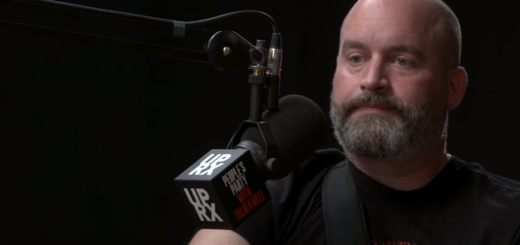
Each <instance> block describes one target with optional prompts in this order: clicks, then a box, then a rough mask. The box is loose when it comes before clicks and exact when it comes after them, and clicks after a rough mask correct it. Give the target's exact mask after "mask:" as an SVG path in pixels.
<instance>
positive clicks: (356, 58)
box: [349, 55, 363, 64]
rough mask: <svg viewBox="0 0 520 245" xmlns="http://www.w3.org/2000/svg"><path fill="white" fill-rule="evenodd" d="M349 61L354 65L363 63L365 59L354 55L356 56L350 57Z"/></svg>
mask: <svg viewBox="0 0 520 245" xmlns="http://www.w3.org/2000/svg"><path fill="white" fill-rule="evenodd" d="M349 60H350V61H351V62H352V63H354V64H359V63H363V58H362V57H361V56H359V55H354V56H352V57H350V58H349Z"/></svg>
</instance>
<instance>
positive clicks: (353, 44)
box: [341, 39, 367, 50]
mask: <svg viewBox="0 0 520 245" xmlns="http://www.w3.org/2000/svg"><path fill="white" fill-rule="evenodd" d="M341 48H342V49H343V50H347V49H366V48H367V47H366V45H365V44H363V43H362V42H360V41H355V40H351V39H346V40H344V41H343V43H342V45H341Z"/></svg>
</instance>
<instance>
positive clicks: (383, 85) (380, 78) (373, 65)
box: [360, 59, 390, 93]
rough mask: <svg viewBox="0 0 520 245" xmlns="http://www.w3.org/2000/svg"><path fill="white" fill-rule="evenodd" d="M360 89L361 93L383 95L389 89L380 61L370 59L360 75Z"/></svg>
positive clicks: (383, 65) (382, 64) (383, 66)
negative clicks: (368, 92)
mask: <svg viewBox="0 0 520 245" xmlns="http://www.w3.org/2000/svg"><path fill="white" fill-rule="evenodd" d="M360 88H361V90H362V91H363V92H367V91H370V92H374V93H385V92H387V91H388V90H389V89H390V83H389V81H388V78H387V76H386V71H385V64H384V62H383V61H382V60H381V59H372V60H370V62H369V63H368V65H367V66H365V69H363V73H362V79H361V84H360Z"/></svg>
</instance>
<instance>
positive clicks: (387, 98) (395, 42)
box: [191, 0, 520, 245]
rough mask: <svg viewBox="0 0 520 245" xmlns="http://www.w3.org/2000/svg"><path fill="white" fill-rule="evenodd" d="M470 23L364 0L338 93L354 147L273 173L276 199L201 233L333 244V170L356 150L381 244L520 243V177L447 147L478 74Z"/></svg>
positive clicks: (355, 14)
mask: <svg viewBox="0 0 520 245" xmlns="http://www.w3.org/2000/svg"><path fill="white" fill-rule="evenodd" d="M460 33H461V32H460V27H459V23H458V20H457V18H456V17H455V15H454V14H453V12H452V11H451V10H450V9H449V7H448V6H446V5H445V4H444V3H443V2H441V1H439V0H360V1H358V2H357V3H356V4H355V5H354V7H353V8H352V9H351V11H350V13H349V15H348V16H347V17H346V18H345V21H344V23H343V25H342V28H341V35H340V37H341V39H340V47H339V53H338V56H337V66H336V71H335V74H334V81H333V91H332V94H331V111H330V116H331V119H332V122H333V126H334V129H335V136H336V138H337V140H338V142H339V143H340V145H341V146H342V148H343V153H341V152H339V151H335V150H321V151H318V152H317V153H316V154H315V155H314V157H312V158H311V159H309V161H308V162H307V163H306V164H304V165H303V166H302V167H301V168H300V169H299V170H298V171H295V172H294V173H292V174H291V175H289V176H288V177H286V178H284V179H282V180H278V181H268V182H267V185H268V188H269V190H270V192H271V194H272V197H273V200H272V201H271V204H270V205H267V206H266V207H265V208H263V209H262V210H259V211H258V212H257V213H256V214H255V215H254V216H252V217H251V218H250V219H249V220H247V221H246V222H245V223H244V224H243V225H242V226H240V227H239V228H237V229H236V230H235V231H223V230H201V231H199V232H198V233H197V234H196V235H195V237H194V238H193V240H192V242H191V244H193V245H198V244H240V245H241V244H244V245H247V244H251V245H256V244H258V245H259V244H327V238H326V233H325V223H324V219H323V209H322V206H321V186H322V182H323V177H324V175H325V174H326V173H327V171H328V170H329V169H330V167H331V166H333V165H335V164H337V163H339V162H342V161H346V162H347V164H348V166H349V168H350V172H351V174H352V177H353V179H354V182H355V184H356V187H357V190H358V195H359V197H360V199H361V203H362V205H363V208H364V212H365V219H366V220H365V223H366V227H365V229H366V230H367V231H368V234H369V237H370V240H371V243H372V244H373V245H397V244H407V245H452V244H453V245H462V244H464V245H466V244H467V245H519V244H520V231H519V228H520V183H518V182H515V181H512V180H509V179H506V178H503V177H500V176H496V175H493V174H491V173H488V172H486V171H485V170H484V169H483V168H482V167H481V166H480V165H479V164H477V163H468V162H465V161H463V160H462V159H459V158H457V157H456V156H453V155H450V154H448V153H447V152H446V137H447V136H446V135H447V132H446V130H447V121H448V112H449V111H452V110H454V109H455V108H457V106H458V105H459V104H460V103H461V101H462V98H463V97H464V93H465V90H466V85H467V75H466V72H465V70H464V69H463V68H462V67H460V66H459V63H460V53H461V52H460V50H461V34H460ZM468 143H471V142H468ZM345 232H348V231H347V230H346V231H345ZM356 245H358V244H356Z"/></svg>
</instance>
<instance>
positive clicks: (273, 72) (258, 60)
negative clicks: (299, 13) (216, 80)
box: [0, 0, 282, 177]
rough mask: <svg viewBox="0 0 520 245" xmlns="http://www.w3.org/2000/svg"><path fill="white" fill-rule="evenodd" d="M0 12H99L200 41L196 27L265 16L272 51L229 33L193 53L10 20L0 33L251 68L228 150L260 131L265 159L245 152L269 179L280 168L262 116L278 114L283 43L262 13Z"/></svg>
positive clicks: (39, 9)
mask: <svg viewBox="0 0 520 245" xmlns="http://www.w3.org/2000/svg"><path fill="white" fill-rule="evenodd" d="M0 9H10V10H18V11H20V10H21V11H24V12H33V13H38V14H39V13H48V14H50V15H55V16H56V15H59V16H67V18H81V17H83V16H84V15H85V14H96V15H98V16H99V17H100V18H101V19H102V20H103V22H107V23H111V22H108V20H107V17H109V16H111V17H113V20H114V21H115V22H116V23H117V24H118V25H119V24H123V25H124V24H125V23H126V25H127V26H128V25H131V26H133V27H137V26H139V27H142V28H143V29H146V30H153V31H162V30H168V29H169V30H171V27H172V26H173V37H174V38H198V39H200V38H204V37H205V36H209V35H208V34H207V31H206V30H200V29H195V28H194V27H197V26H203V25H204V24H208V23H213V22H215V21H218V20H221V19H224V18H230V17H236V16H241V15H255V14H256V15H260V16H262V17H267V19H268V20H269V21H270V23H271V26H272V28H273V33H272V36H271V43H270V47H269V48H268V49H267V48H266V47H265V40H257V42H256V45H252V44H251V43H249V42H248V41H247V40H245V39H244V38H243V37H241V36H240V35H239V34H237V33H236V32H233V31H229V30H223V31H218V32H216V33H214V34H213V35H211V37H210V38H209V40H208V41H207V43H206V45H205V46H204V49H203V50H202V51H194V50H186V49H180V48H173V47H169V46H165V45H157V44H150V43H144V42H137V41H130V40H124V39H117V38H111V37H105V36H99V35H93V34H87V33H81V32H74V31H68V30H62V29H56V28H49V27H43V26H41V25H31V24H24V23H18V22H14V21H6V20H0V29H2V30H7V31H11V32H18V33H23V34H29V35H35V36H40V37H46V38H54V39H59V40H68V41H73V42H81V43H89V44H97V45H102V46H106V47H113V48H119V49H126V50H130V51H138V52H144V53H150V54H154V55H162V56H164V55H166V56H168V57H170V58H175V59H181V60H188V61H193V62H202V63H208V64H212V65H213V66H215V67H216V68H218V69H219V70H221V71H228V70H237V69H244V68H248V69H250V70H252V72H251V74H250V75H249V78H248V83H249V84H250V85H251V98H250V115H249V119H248V120H244V121H243V122H242V124H241V125H240V126H239V128H238V129H237V130H236V131H235V133H234V135H233V137H232V138H231V140H230V141H229V143H228V146H227V148H228V149H231V148H235V147H237V146H239V147H240V144H241V142H240V140H241V137H242V135H243V134H244V132H245V131H246V130H247V129H249V128H250V127H256V128H258V130H259V133H260V135H261V136H262V138H263V141H264V143H265V145H264V146H265V148H263V149H265V151H266V152H265V155H264V154H263V152H258V151H256V152H254V151H255V150H254V149H258V148H257V147H256V148H255V146H253V147H251V148H253V150H252V149H251V148H249V147H246V148H247V149H249V150H251V151H253V152H252V154H259V155H260V156H265V157H262V158H261V159H260V160H261V162H262V163H261V164H262V166H258V167H261V168H262V169H261V170H263V171H262V172H264V173H263V174H264V176H263V177H268V176H266V175H269V173H276V171H277V166H278V164H280V161H279V160H277V157H278V144H277V142H276V140H275V138H274V137H273V134H272V132H271V128H270V127H269V125H268V124H267V123H266V122H264V121H262V112H263V111H265V110H278V100H279V97H280V73H281V64H282V41H281V34H280V33H279V32H278V27H277V25H276V23H275V22H274V20H273V19H272V18H271V17H270V16H269V15H267V14H265V13H263V12H260V11H254V10H243V11H237V12H232V13H228V14H224V15H221V16H217V17H213V18H209V19H204V20H198V21H189V22H186V21H176V20H168V19H161V18H156V17H149V16H142V15H136V14H130V13H123V12H117V11H112V10H106V9H98V8H92V7H87V6H81V5H76V4H70V3H64V2H59V1H51V0H1V1H0ZM78 16H79V17H78ZM125 21H126V22H125ZM130 21H131V22H132V23H131V24H129V22H130ZM112 24H113V23H112ZM165 27H167V28H165ZM242 147H243V145H242ZM259 151H260V150H259Z"/></svg>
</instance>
